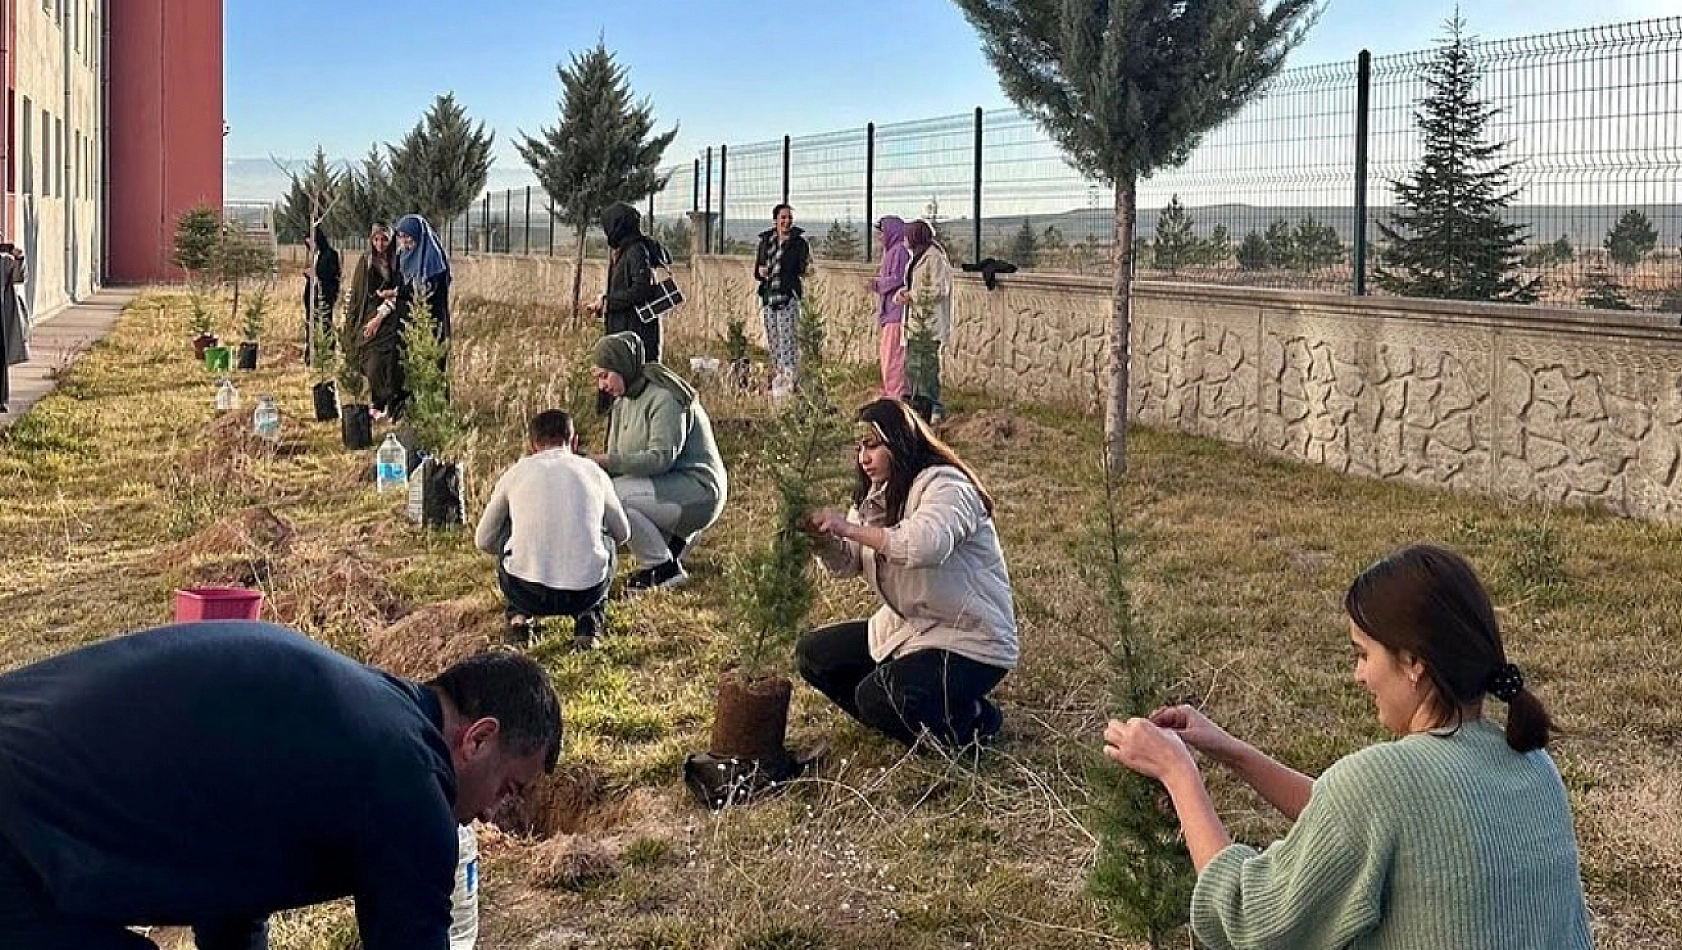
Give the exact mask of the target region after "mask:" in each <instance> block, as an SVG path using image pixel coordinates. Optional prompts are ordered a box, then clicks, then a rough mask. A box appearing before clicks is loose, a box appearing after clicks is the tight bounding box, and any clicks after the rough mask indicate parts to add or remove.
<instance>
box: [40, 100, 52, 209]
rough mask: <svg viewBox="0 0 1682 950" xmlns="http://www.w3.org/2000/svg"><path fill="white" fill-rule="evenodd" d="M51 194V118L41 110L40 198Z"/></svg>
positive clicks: (45, 111)
mask: <svg viewBox="0 0 1682 950" xmlns="http://www.w3.org/2000/svg"><path fill="white" fill-rule="evenodd" d="M52 193H53V117H52V115H51V114H50V113H48V112H47V110H45V109H42V110H41V197H43V198H45V197H47V196H48V195H51V194H52Z"/></svg>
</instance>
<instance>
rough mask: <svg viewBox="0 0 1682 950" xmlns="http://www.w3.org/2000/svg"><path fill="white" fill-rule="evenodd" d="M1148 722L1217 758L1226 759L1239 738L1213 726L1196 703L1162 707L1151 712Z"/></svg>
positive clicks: (1219, 759)
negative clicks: (1193, 704) (1194, 704)
mask: <svg viewBox="0 0 1682 950" xmlns="http://www.w3.org/2000/svg"><path fill="white" fill-rule="evenodd" d="M1150 721H1151V722H1152V723H1154V724H1155V725H1157V726H1158V727H1160V728H1163V729H1166V730H1168V731H1169V732H1172V733H1173V734H1174V735H1176V736H1178V737H1179V738H1180V741H1181V742H1184V743H1185V744H1186V745H1188V746H1190V747H1191V748H1193V749H1196V750H1197V751H1199V752H1202V753H1203V754H1205V755H1208V756H1210V757H1211V758H1214V759H1215V760H1217V761H1223V760H1225V758H1226V757H1227V755H1228V753H1230V752H1231V751H1232V749H1233V747H1235V746H1236V745H1238V740H1236V739H1234V738H1233V737H1232V735H1231V734H1230V733H1228V732H1227V731H1226V730H1225V729H1222V728H1221V727H1220V726H1217V725H1215V723H1214V722H1213V721H1212V720H1211V719H1210V718H1209V717H1208V716H1205V715H1203V713H1202V712H1201V711H1199V710H1198V709H1197V707H1195V706H1187V705H1184V704H1182V705H1178V706H1164V707H1162V708H1161V709H1158V710H1155V711H1154V712H1152V713H1151V718H1150Z"/></svg>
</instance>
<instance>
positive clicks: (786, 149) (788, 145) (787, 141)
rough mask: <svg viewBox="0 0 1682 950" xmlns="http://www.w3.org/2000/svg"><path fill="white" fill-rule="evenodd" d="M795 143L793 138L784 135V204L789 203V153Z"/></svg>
mask: <svg viewBox="0 0 1682 950" xmlns="http://www.w3.org/2000/svg"><path fill="white" fill-rule="evenodd" d="M793 143H794V140H793V139H790V138H789V137H788V136H786V135H785V136H783V204H785V205H786V204H788V153H789V149H790V148H791V147H792V145H793Z"/></svg>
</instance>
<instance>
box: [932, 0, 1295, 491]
mask: <svg viewBox="0 0 1682 950" xmlns="http://www.w3.org/2000/svg"><path fill="white" fill-rule="evenodd" d="M956 2H957V4H958V6H959V8H961V9H962V10H963V11H964V16H965V17H966V18H967V19H968V20H969V22H970V23H971V25H973V26H974V27H975V29H976V31H977V32H978V33H980V34H981V44H982V50H983V52H985V53H986V54H987V59H988V61H989V62H990V63H991V64H992V66H993V69H994V71H995V72H997V73H998V75H999V83H1000V85H1001V86H1002V87H1003V88H1004V91H1005V94H1006V95H1007V96H1009V97H1010V99H1011V100H1012V101H1013V102H1015V103H1016V105H1017V106H1018V107H1020V108H1021V109H1022V110H1023V111H1024V112H1026V113H1027V114H1028V115H1030V116H1032V117H1033V118H1034V120H1035V121H1036V122H1038V124H1039V125H1040V127H1041V128H1042V129H1044V130H1045V132H1046V133H1047V134H1048V135H1049V136H1051V138H1052V139H1053V140H1054V141H1056V142H1057V144H1058V145H1060V146H1061V147H1062V149H1063V152H1064V153H1065V157H1066V158H1067V160H1068V161H1069V162H1070V164H1072V165H1074V166H1075V168H1076V169H1078V170H1079V171H1080V172H1082V173H1083V174H1085V175H1086V176H1087V177H1088V178H1091V179H1093V180H1095V181H1100V182H1104V183H1105V184H1108V185H1110V186H1111V187H1113V188H1114V189H1115V196H1114V200H1115V242H1114V245H1113V246H1114V248H1115V270H1114V280H1113V282H1112V284H1111V286H1112V292H1111V318H1110V326H1109V332H1108V336H1109V357H1108V361H1109V365H1108V373H1107V376H1108V384H1109V386H1108V389H1109V391H1108V393H1107V395H1106V398H1105V403H1104V445H1105V451H1104V458H1105V463H1106V464H1107V465H1109V466H1110V467H1111V468H1113V469H1115V470H1116V471H1118V472H1119V471H1121V470H1124V469H1125V468H1126V465H1127V388H1128V387H1127V374H1128V368H1129V367H1128V364H1129V362H1130V352H1131V351H1130V343H1131V336H1132V315H1133V297H1132V293H1133V257H1134V254H1133V249H1134V239H1135V236H1136V235H1135V233H1134V232H1135V225H1136V224H1137V219H1138V184H1139V179H1140V178H1144V177H1149V176H1150V175H1151V174H1153V173H1154V172H1156V171H1157V170H1159V169H1161V168H1171V167H1174V166H1176V165H1180V164H1183V163H1184V162H1185V161H1186V159H1187V158H1189V157H1190V156H1191V153H1192V150H1193V149H1194V148H1195V147H1196V146H1197V143H1198V142H1199V141H1200V140H1201V139H1202V138H1203V136H1204V135H1205V134H1206V133H1207V132H1209V130H1211V129H1214V128H1215V127H1217V126H1219V125H1221V124H1222V123H1224V122H1225V121H1227V120H1228V119H1230V118H1232V117H1233V116H1234V115H1235V114H1237V112H1238V111H1239V110H1240V109H1242V108H1243V107H1244V106H1245V104H1246V103H1248V102H1249V101H1250V100H1251V99H1253V98H1255V96H1256V95H1258V94H1259V93H1260V92H1261V91H1262V89H1263V88H1264V87H1265V86H1266V85H1267V83H1268V81H1269V80H1271V79H1272V78H1273V77H1274V75H1276V74H1277V73H1278V71H1279V69H1280V67H1281V66H1282V65H1283V64H1284V62H1285V54H1286V53H1288V52H1289V51H1290V50H1291V48H1292V47H1294V46H1296V45H1297V44H1298V43H1299V42H1301V40H1302V37H1303V35H1304V33H1305V32H1306V31H1307V29H1308V27H1309V25H1310V24H1311V23H1312V21H1313V18H1314V15H1315V11H1316V7H1317V4H1316V2H1315V0H1277V2H1275V3H1273V5H1272V8H1271V9H1268V10H1263V9H1262V7H1261V4H1260V2H1259V0H1202V2H1198V3H1113V2H1111V0H956Z"/></svg>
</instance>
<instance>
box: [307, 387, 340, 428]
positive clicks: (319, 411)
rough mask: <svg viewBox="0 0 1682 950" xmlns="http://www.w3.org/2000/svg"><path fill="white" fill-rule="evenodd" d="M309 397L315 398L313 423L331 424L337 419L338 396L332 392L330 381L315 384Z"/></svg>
mask: <svg viewBox="0 0 1682 950" xmlns="http://www.w3.org/2000/svg"><path fill="white" fill-rule="evenodd" d="M310 395H311V396H313V397H314V398H315V421H317V422H332V421H333V420H334V419H337V418H339V394H338V393H337V392H335V391H334V389H333V381H332V380H330V379H329V380H325V381H323V382H319V383H316V384H315V386H314V387H313V388H311V389H310Z"/></svg>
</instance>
